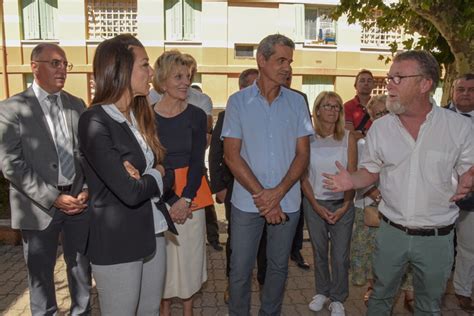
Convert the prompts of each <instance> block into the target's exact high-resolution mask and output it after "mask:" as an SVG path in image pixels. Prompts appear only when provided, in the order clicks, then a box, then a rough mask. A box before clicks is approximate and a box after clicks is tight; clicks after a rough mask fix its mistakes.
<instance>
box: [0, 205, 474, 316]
mask: <svg viewBox="0 0 474 316" xmlns="http://www.w3.org/2000/svg"><path fill="white" fill-rule="evenodd" d="M222 213H223V212H222V210H218V217H219V220H220V227H221V231H223V229H224V226H225V225H224V224H225V223H224V220H223V216H222ZM224 239H225V235H223V234H222V235H221V242H223V241H224ZM302 253H303V256H304V257H305V258H306V259H307V260H308V261H309V262H311V269H310V270H309V271H304V270H301V269H299V268H298V267H296V266H295V264H294V263H293V262H291V261H290V268H289V277H288V282H287V286H286V292H285V298H284V301H283V312H282V314H283V315H286V316H295V315H318V316H319V315H321V316H323V315H324V316H326V315H330V313H329V311H327V309H323V311H321V312H319V313H314V312H311V311H310V310H309V309H308V307H307V304H308V302H310V301H311V298H312V297H313V295H314V269H313V268H314V265H313V263H312V259H311V258H312V249H311V244H310V242H309V241H307V240H306V241H305V242H304V245H303V251H302ZM65 270H66V268H65V263H64V259H63V256H62V253H61V251H60V250H59V251H58V260H57V264H56V273H55V277H56V278H55V279H56V289H57V301H58V305H59V309H60V315H66V313H67V310H68V308H69V305H70V299H69V297H68V290H67V280H66V272H65ZM208 270H209V279H208V281H207V283H206V284H205V285H204V287H203V288H202V290H201V292H199V293H198V294H196V296H195V304H194V306H195V308H194V311H195V313H194V314H195V315H206V316H207V315H226V314H227V305H226V304H225V303H224V300H223V293H224V290H225V287H226V278H225V255H224V252H216V251H215V250H214V249H211V248H209V249H208ZM364 292H365V287H354V286H351V288H350V296H349V299H348V300H347V301H346V303H345V307H346V314H347V315H364V314H365V311H366V308H365V305H364V303H363V301H362V296H363V294H364ZM402 302H403V297H400V299H398V301H397V303H396V306H395V310H394V315H410V314H409V313H408V312H407V311H406V310H404V308H403V304H402ZM259 304H260V302H259V292H258V285H257V281H256V279H255V278H254V280H253V285H252V315H257V312H258V307H259ZM92 307H93V315H100V310H99V304H98V299H97V293H96V291H95V288H94V290H93V299H92ZM0 314H1V315H15V316H16V315H31V314H30V312H29V293H28V286H27V274H26V269H25V264H24V260H23V254H22V248H21V246H0ZM172 314H173V315H182V312H181V307H180V305H179V304H177V303H174V304H173V305H172ZM443 315H446V316H447V315H468V314H467V313H465V312H463V311H462V310H460V309H459V308H458V306H457V304H456V299H455V297H454V291H453V289H452V284H451V282H450V284H449V286H448V290H447V294H446V296H445V298H444V300H443Z"/></svg>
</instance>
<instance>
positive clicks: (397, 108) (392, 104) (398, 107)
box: [386, 99, 406, 114]
mask: <svg viewBox="0 0 474 316" xmlns="http://www.w3.org/2000/svg"><path fill="white" fill-rule="evenodd" d="M386 106H387V110H389V111H390V112H392V113H394V114H402V113H404V112H405V111H406V108H405V106H404V105H403V104H401V103H400V101H398V100H396V101H390V100H389V99H387V102H386Z"/></svg>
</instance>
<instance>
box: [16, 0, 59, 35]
mask: <svg viewBox="0 0 474 316" xmlns="http://www.w3.org/2000/svg"><path fill="white" fill-rule="evenodd" d="M21 8H22V13H23V38H24V39H26V40H47V39H56V32H55V29H56V25H57V22H58V1H57V0H22V1H21Z"/></svg>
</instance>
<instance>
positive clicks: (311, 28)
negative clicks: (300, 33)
mask: <svg viewBox="0 0 474 316" xmlns="http://www.w3.org/2000/svg"><path fill="white" fill-rule="evenodd" d="M304 33H305V35H304V37H305V39H307V40H317V39H318V34H319V30H318V9H317V8H311V7H310V8H305V10H304Z"/></svg>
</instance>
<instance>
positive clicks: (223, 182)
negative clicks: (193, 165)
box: [208, 111, 234, 201]
mask: <svg viewBox="0 0 474 316" xmlns="http://www.w3.org/2000/svg"><path fill="white" fill-rule="evenodd" d="M224 117H225V111H222V112H220V113H219V115H218V116H217V121H216V125H215V126H214V129H213V131H212V138H211V145H210V147H209V157H208V160H209V177H210V180H211V191H212V193H217V192H219V191H222V190H224V189H227V194H226V200H228V199H229V201H230V197H231V196H232V189H233V184H234V176H233V175H232V173H231V172H230V170H229V168H228V167H227V166H226V164H225V162H224V142H223V141H222V140H221V134H222V126H223V124H224Z"/></svg>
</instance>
